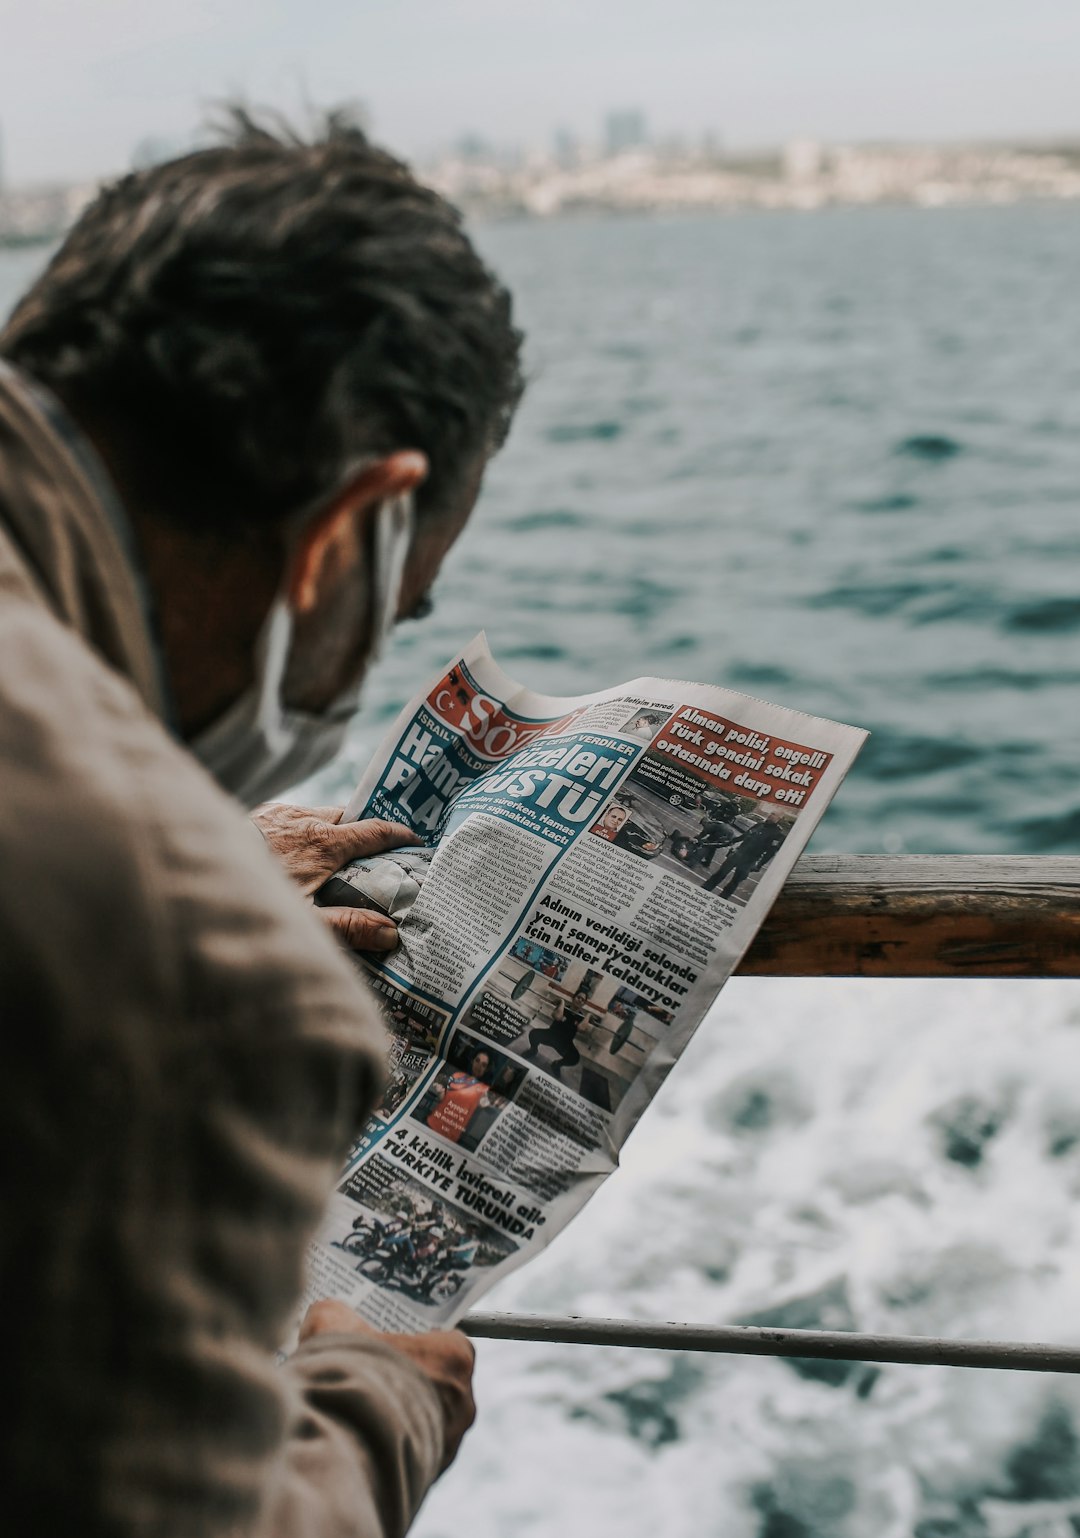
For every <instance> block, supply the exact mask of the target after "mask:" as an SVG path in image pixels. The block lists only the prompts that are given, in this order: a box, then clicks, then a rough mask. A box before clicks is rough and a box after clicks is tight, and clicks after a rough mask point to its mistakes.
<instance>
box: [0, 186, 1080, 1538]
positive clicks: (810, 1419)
mask: <svg viewBox="0 0 1080 1538" xmlns="http://www.w3.org/2000/svg"><path fill="white" fill-rule="evenodd" d="M477 237H478V239H479V241H480V243H481V244H482V246H483V248H484V250H485V253H486V254H487V256H488V257H489V259H490V260H491V262H492V263H493V264H494V265H495V266H496V267H497V268H498V269H499V271H500V272H501V273H502V274H503V275H504V276H505V278H506V279H507V281H508V282H509V283H510V284H511V286H512V287H513V289H514V290H515V293H516V295H517V297H518V305H519V312H520V316H521V320H522V323H523V324H524V325H525V327H526V328H527V330H528V333H529V348H528V368H529V374H530V384H529V391H528V394H527V397H526V400H525V403H524V405H523V407H522V410H521V413H520V417H519V420H518V422H517V424H516V425H515V428H514V432H513V435H512V438H511V441H510V443H509V445H508V447H507V448H506V450H505V451H504V453H503V454H502V455H501V456H500V457H499V459H498V460H496V461H495V463H494V464H493V466H492V468H491V470H490V472H489V474H488V477H487V484H486V487H485V490H484V494H483V498H482V501H481V504H480V507H479V508H478V510H477V513H476V515H475V517H474V519H473V523H472V527H471V528H470V530H469V531H468V533H467V535H466V537H465V538H464V539H463V540H462V542H461V544H460V546H459V547H458V549H457V550H456V551H455V552H454V553H453V555H452V556H451V558H450V560H449V562H448V563H447V567H446V571H445V575H444V577H443V580H442V581H441V583H440V585H439V589H438V592H437V607H436V611H435V614H434V615H433V616H432V618H431V619H429V620H427V621H425V622H423V623H422V624H419V625H416V626H406V627H403V628H402V631H401V632H400V633H399V637H398V639H397V641H396V643H395V645H394V647H393V650H392V652H391V654H390V656H389V657H388V659H387V661H386V663H385V664H384V666H383V667H382V668H381V669H380V671H379V673H378V674H377V676H376V677H375V678H373V680H372V682H371V686H370V688H369V690H368V695H367V710H366V713H365V716H364V718H363V720H362V721H361V723H360V724H359V726H358V728H357V730H356V731H355V733H354V735H353V737H352V738H351V739H350V742H349V746H348V750H347V753H346V755H345V758H344V759H343V761H342V762H341V763H340V764H339V765H337V766H336V767H335V768H334V769H332V770H330V771H328V772H327V773H326V774H325V775H323V776H322V777H321V778H320V780H319V781H318V782H317V784H316V785H315V786H314V787H309V789H311V790H312V791H313V792H315V793H317V794H318V796H319V797H320V799H326V798H328V797H333V796H337V797H340V798H344V797H345V796H346V795H347V794H348V792H349V790H350V789H351V787H352V784H353V783H354V782H355V779H356V778H357V776H358V774H359V771H360V768H361V766H362V764H363V762H364V760H365V757H366V755H367V754H368V753H369V752H370V750H371V748H372V746H373V745H374V742H375V741H376V740H377V738H378V736H379V734H380V732H381V730H382V729H383V727H384V726H385V724H386V721H387V719H388V718H389V717H390V716H391V715H392V713H393V712H394V711H395V710H396V709H397V708H398V707H399V706H400V704H401V703H402V701H403V700H404V699H405V698H406V697H407V696H408V695H409V694H410V693H411V692H412V691H413V689H414V688H415V686H416V684H417V683H418V682H419V680H420V679H421V678H422V677H423V676H424V675H425V674H426V673H428V672H429V671H432V670H434V669H435V668H436V667H437V666H438V665H439V664H440V663H441V662H442V661H444V660H445V659H446V658H447V657H448V656H449V655H450V654H451V653H452V651H453V650H454V648H455V647H457V646H459V645H460V644H461V643H462V642H463V641H464V640H465V639H466V638H467V637H468V636H469V635H470V634H472V633H473V632H475V630H477V629H478V628H480V627H481V626H485V627H486V628H487V630H488V632H489V635H490V637H491V640H492V643H493V645H494V647H495V650H496V653H497V655H498V656H499V658H500V660H501V661H503V663H504V664H505V665H506V666H507V667H508V669H509V670H510V671H511V672H514V673H516V674H517V675H519V676H520V677H521V678H522V679H523V680H524V681H526V682H528V683H529V684H531V685H533V686H534V687H536V688H540V689H543V690H546V691H549V692H574V691H577V690H584V689H592V688H597V687H600V686H603V685H606V684H609V683H612V682H615V681H617V680H619V679H623V678H628V677H631V676H633V675H635V674H640V673H659V674H662V675H665V676H674V677H681V678H693V679H701V680H704V681H708V682H716V683H723V684H729V685H732V686H733V687H736V688H740V689H744V690H745V691H747V692H749V693H754V694H760V695H763V696H765V697H767V698H770V699H774V700H777V701H779V702H781V703H784V704H790V705H794V706H796V707H798V708H801V709H804V710H809V711H813V712H816V713H820V714H824V715H829V716H834V717H837V718H839V719H842V720H847V721H852V722H855V723H857V724H859V725H863V726H867V727H869V728H870V729H871V730H872V732H873V736H872V737H871V740H870V743H869V744H868V746H867V748H866V749H865V750H864V752H863V754H862V756H861V758H860V760H859V761H858V763H857V764H856V766H855V768H854V770H853V771H852V773H851V775H850V776H849V778H848V780H847V782H846V783H845V785H844V786H843V788H842V790H841V793H840V795H839V798H838V800H837V802H836V804H835V806H834V807H833V809H832V810H830V812H829V813H828V814H827V816H826V818H825V820H824V822H823V824H822V826H821V828H820V830H819V832H818V835H817V836H816V838H815V840H814V845H813V847H814V848H815V849H817V850H819V851H824V850H851V851H864V852H874V851H877V852H882V851H885V852H889V853H898V852H901V851H916V852H965V853H988V852H999V853H1019V852H1028V853H1048V854H1049V853H1076V852H1077V847H1078V843H1080V782H1078V775H1077V749H1078V748H1080V741H1078V736H1080V733H1078V729H1077V724H1076V723H1077V710H1076V704H1075V700H1076V693H1077V686H1078V684H1080V524H1078V518H1077V513H1078V504H1080V347H1078V345H1077V323H1076V300H1075V290H1076V270H1077V263H1078V259H1080V208H1077V207H1070V206H1063V207H1045V208H1040V207H1035V208H1032V207H1027V208H1002V209H969V210H937V211H917V210H909V209H895V210H890V209H872V210H871V209H867V210H854V211H835V212H828V213H821V214H815V215H809V216H803V215H797V214H775V215H756V214H746V215H740V216H735V217H724V216H709V217H704V216H703V217H693V218H691V217H685V218H670V219H668V218H664V219H655V220H638V219H629V218H628V219H623V220H603V219H584V218H583V219H581V220H577V221H559V222H552V223H545V224H538V223H520V224H507V225H503V226H489V227H486V228H482V229H480V230H478V231H477ZM37 261H40V257H37V256H34V255H33V254H27V253H19V254H14V255H7V256H4V255H2V254H0V311H2V310H4V309H5V308H6V306H7V304H8V303H10V301H11V300H12V299H13V298H14V295H15V293H16V292H17V290H18V287H19V285H20V284H21V283H22V282H24V281H26V280H27V279H28V277H29V275H30V273H31V272H32V271H33V269H34V264H35V262H37ZM1078 1196H1080V987H1077V986H1075V985H1073V984H1072V983H1065V982H991V981H963V982H921V981H920V982H864V981H851V982H848V981H842V982H838V981H824V980H777V981H765V980H754V979H746V980H736V981H735V982H733V983H732V984H730V985H729V987H728V988H727V989H726V990H725V992H724V994H723V995H722V997H721V999H720V1001H719V1003H718V1005H717V1007H716V1009H715V1010H714V1011H713V1013H712V1014H711V1015H710V1017H709V1018H708V1019H707V1020H706V1022H705V1023H704V1024H703V1026H702V1027H701V1030H700V1031H699V1033H698V1036H697V1037H696V1039H695V1041H694V1043H693V1044H692V1047H691V1048H690V1050H689V1052H688V1053H687V1054H686V1056H685V1057H684V1059H683V1060H682V1062H681V1063H680V1064H679V1065H678V1066H677V1068H676V1069H675V1070H674V1071H673V1073H672V1075H671V1077H670V1079H669V1080H668V1082H667V1084H666V1085H665V1087H664V1090H663V1091H662V1093H661V1095H660V1096H659V1097H658V1099H657V1101H656V1103H655V1104H654V1106H653V1107H652V1109H651V1111H650V1112H649V1114H648V1115H647V1116H646V1118H645V1120H644V1121H643V1122H642V1124H641V1126H640V1128H639V1129H638V1131H637V1133H635V1135H634V1137H633V1138H632V1139H631V1141H630V1143H629V1144H628V1146H627V1148H626V1150H625V1153H624V1158H623V1167H622V1168H621V1169H620V1171H619V1172H618V1173H617V1174H616V1175H615V1176H614V1177H613V1178H612V1179H611V1180H610V1181H609V1182H608V1184H607V1185H606V1187H605V1188H604V1189H603V1191H602V1192H601V1193H600V1195H599V1196H598V1197H597V1198H596V1199H595V1200H594V1202H593V1203H592V1205H591V1206H590V1208H589V1209H588V1215H587V1216H586V1217H584V1218H582V1219H581V1220H579V1221H578V1222H577V1223H576V1224H575V1225H573V1226H572V1227H571V1228H570V1229H569V1230H568V1231H567V1232H566V1233H565V1234H564V1235H562V1236H561V1237H560V1238H559V1239H557V1240H556V1241H555V1242H554V1244H553V1245H552V1246H551V1248H550V1249H549V1250H548V1251H547V1252H546V1254H545V1255H544V1256H542V1257H541V1258H540V1259H539V1260H538V1261H536V1262H534V1263H532V1264H531V1265H530V1266H528V1267H527V1268H526V1269H525V1270H523V1271H522V1272H521V1273H519V1275H517V1276H516V1277H514V1278H512V1279H510V1280H509V1281H508V1282H507V1283H505V1284H504V1285H503V1286H502V1287H501V1288H500V1289H499V1291H498V1292H497V1293H495V1294H492V1296H491V1300H490V1301H491V1306H492V1307H498V1308H510V1309H517V1310H533V1311H542V1312H551V1313H564V1312H565V1313H569V1312H576V1313H595V1314H611V1315H621V1316H631V1317H635V1318H640V1319H682V1320H691V1321H697V1322H702V1323H730V1322H735V1321H739V1320H754V1321H756V1322H763V1321H765V1320H771V1321H772V1322H775V1323H778V1324H790V1325H799V1326H803V1327H811V1328H812V1327H819V1328H826V1329H828V1328H833V1329H844V1328H849V1329H862V1330H872V1331H880V1332H890V1333H903V1334H924V1335H951V1336H957V1337H960V1336H967V1337H972V1336H997V1337H999V1338H1012V1337H1015V1338H1027V1339H1046V1340H1056V1341H1059V1342H1062V1343H1068V1342H1077V1343H1080V1224H1078V1222H1077V1217H1076V1210H1077V1197H1078ZM478 1357H479V1366H478V1395H479V1400H480V1406H481V1421H480V1425H479V1426H478V1428H477V1430H476V1431H475V1432H474V1433H473V1434H472V1436H471V1437H470V1439H469V1440H468V1441H467V1443H466V1445H465V1449H464V1451H463V1452H462V1454H461V1457H460V1458H459V1460H458V1463H457V1464H456V1466H455V1467H454V1469H453V1470H451V1472H450V1473H449V1474H448V1475H447V1476H446V1477H445V1478H444V1479H443V1480H442V1481H441V1483H440V1484H439V1485H438V1486H437V1487H436V1489H435V1491H434V1492H433V1494H432V1495H431V1497H430V1498H429V1501H428V1503H427V1505H426V1507H425V1509H424V1512H423V1513H422V1515H421V1518H420V1520H419V1524H418V1529H417V1531H418V1533H419V1534H420V1535H421V1538H458V1535H461V1534H463V1533H466V1532H467V1533H468V1534H469V1535H470V1538H496V1535H499V1538H503V1535H506V1534H509V1533H514V1534H528V1533H536V1534H544V1533H557V1532H562V1533H571V1534H575V1535H577V1534H582V1535H585V1534H588V1535H589V1538H655V1535H656V1534H658V1533H662V1534H664V1535H666V1538H667V1535H670V1538H683V1535H685V1538H691V1535H693V1538H702V1535H710V1538H712V1535H715V1538H984V1535H985V1538H1068V1535H1071V1534H1075V1533H1078V1532H1080V1432H1078V1427H1080V1391H1078V1388H1077V1387H1076V1386H1074V1384H1073V1382H1072V1380H1070V1379H1064V1378H1052V1377H1043V1376H1036V1375H1031V1374H1019V1373H1015V1374H1009V1373H989V1372H976V1371H968V1370H960V1369H945V1368H929V1367H881V1368H875V1367H869V1366H852V1365H845V1364H812V1363H798V1364H792V1363H788V1362H783V1361H779V1360H768V1359H761V1358H746V1359H739V1358H705V1357H700V1356H693V1355H690V1354H666V1353H659V1352H629V1351H619V1350H613V1349H607V1350H604V1349H589V1348H582V1347H544V1346H538V1345H529V1344H520V1345H509V1344H497V1343H493V1342H483V1343H480V1345H479V1348H478Z"/></svg>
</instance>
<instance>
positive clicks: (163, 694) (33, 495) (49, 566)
mask: <svg viewBox="0 0 1080 1538" xmlns="http://www.w3.org/2000/svg"><path fill="white" fill-rule="evenodd" d="M5 532H6V534H7V535H8V536H9V537H10V539H11V540H12V542H13V544H14V545H15V547H16V549H17V551H18V554H19V555H20V556H21V557H22V560H23V563H24V564H25V566H26V567H27V569H28V570H29V572H30V574H31V576H32V578H33V580H34V582H35V585H36V586H37V588H38V591H39V592H40V594H41V597H42V599H43V600H44V602H45V603H47V604H48V606H49V607H50V608H51V609H52V610H53V612H54V613H55V614H56V616H57V618H58V619H60V620H62V621H63V622H64V624H66V625H70V626H71V628H72V629H73V630H76V631H77V632H78V633H79V634H80V635H81V636H82V638H83V639H84V640H85V641H86V642H87V644H88V645H89V646H91V647H92V648H93V649H94V650H95V651H96V652H98V653H99V654H100V656H101V657H102V658H103V659H104V660H105V661H106V662H107V663H109V665H110V666H111V667H113V668H115V669H116V670H117V672H119V673H122V674H123V675H124V676H125V677H126V678H128V679H129V680H130V681H131V683H132V684H133V685H134V686H135V688H136V690H137V691H138V693H139V694H140V696H141V697H142V700H143V702H144V703H145V704H146V706H147V707H148V708H149V709H150V710H152V711H153V712H154V714H155V715H157V716H159V717H160V718H161V719H163V720H166V721H168V720H169V718H170V715H171V707H170V700H169V693H168V688H167V685H166V682H165V677H164V668H163V659H162V653H161V649H160V647H159V646H158V645H157V643H156V641H155V626H154V613H153V604H152V600H151V597H150V594H149V592H148V590H147V588H146V585H145V583H144V580H143V577H142V572H141V569H140V565H139V561H138V557H137V552H136V548H135V540H134V535H133V532H132V530H131V525H130V523H129V522H128V518H127V515H126V513H125V512H124V509H123V507H122V505H121V502H120V499H119V497H118V495H117V493H116V490H115V488H114V487H113V484H112V481H111V480H110V478H109V475H108V473H107V471H106V469H105V467H104V465H103V464H102V462H101V460H100V458H99V457H98V455H97V453H96V451H95V449H94V448H93V446H92V445H91V444H90V443H89V441H88V440H87V439H86V437H85V436H84V434H83V433H82V432H81V431H80V429H79V427H78V426H77V424H76V423H75V422H74V421H73V420H72V418H71V417H70V416H69V415H68V413H67V412H66V411H65V410H64V408H63V406H61V404H60V402H59V401H57V400H56V399H55V397H54V396H52V395H51V394H50V392H48V391H47V390H45V389H44V388H43V387H42V386H41V385H39V384H38V383H37V382H36V381H34V380H32V379H30V378H29V377H28V376H27V375H26V374H23V373H22V372H20V371H19V370H17V369H14V368H12V367H11V365H10V364H7V363H5V362H3V360H0V534H2V533H5Z"/></svg>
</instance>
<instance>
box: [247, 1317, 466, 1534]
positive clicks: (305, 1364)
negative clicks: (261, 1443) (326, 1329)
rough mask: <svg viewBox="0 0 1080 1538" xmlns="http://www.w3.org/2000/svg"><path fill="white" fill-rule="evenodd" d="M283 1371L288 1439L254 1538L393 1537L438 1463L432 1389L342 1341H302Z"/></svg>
mask: <svg viewBox="0 0 1080 1538" xmlns="http://www.w3.org/2000/svg"><path fill="white" fill-rule="evenodd" d="M283 1374H284V1375H285V1377H286V1379H287V1384H286V1395H287V1400H288V1404H289V1409H290V1416H289V1433H288V1440H287V1442H286V1444H285V1447H284V1449H283V1452H282V1456H281V1458H280V1460H279V1464H278V1467H277V1470H276V1471H275V1478H274V1479H273V1481H272V1482H271V1483H270V1486H269V1489H268V1491H267V1503H266V1506H265V1508H264V1510H263V1516H262V1521H261V1523H260V1525H259V1527H258V1529H257V1533H256V1534H255V1535H253V1538H297V1535H300V1534H303V1535H305V1538H307V1535H312V1538H314V1535H317V1538H402V1534H403V1533H404V1532H405V1531H406V1529H407V1528H408V1526H409V1524H410V1523H411V1522H412V1520H413V1518H414V1517H415V1515H416V1513H417V1511H418V1509H419V1507H420V1503H421V1501H422V1500H423V1498H424V1496H425V1494H426V1493H427V1490H428V1487H429V1486H430V1485H431V1483H432V1481H433V1480H434V1479H435V1478H436V1476H437V1474H438V1473H439V1469H440V1466H441V1464H442V1457H443V1430H442V1415H441V1412H440V1408H439V1403H438V1400H437V1397H436V1394H435V1390H434V1389H433V1388H432V1386H431V1384H430V1383H429V1382H428V1380H427V1379H426V1378H425V1377H424V1375H423V1374H422V1373H421V1372H420V1370H419V1369H418V1368H417V1367H416V1366H415V1365H414V1364H413V1363H412V1362H410V1361H409V1360H408V1359H407V1358H406V1357H403V1356H401V1355H400V1353H398V1352H396V1351H393V1350H391V1349H390V1347H388V1346H384V1345H382V1344H381V1343H380V1342H378V1341H370V1340H366V1339H360V1338H358V1337H357V1336H350V1335H320V1336H317V1337H315V1338H314V1339H312V1340H310V1341H308V1342H306V1343H305V1344H304V1345H302V1346H301V1347H300V1348H299V1349H298V1350H297V1351H296V1353H295V1354H294V1355H293V1356H291V1357H290V1358H289V1360H288V1362H287V1363H286V1364H285V1367H284V1368H283Z"/></svg>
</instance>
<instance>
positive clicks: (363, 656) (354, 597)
mask: <svg viewBox="0 0 1080 1538" xmlns="http://www.w3.org/2000/svg"><path fill="white" fill-rule="evenodd" d="M484 466H485V461H484V459H483V458H482V457H481V458H479V459H478V460H477V463H476V466H475V468H474V469H473V471H472V472H471V474H470V475H469V476H468V477H467V478H466V482H465V485H464V488H463V490H462V492H461V494H460V496H459V497H458V499H457V500H456V502H455V503H454V505H453V506H451V507H449V508H448V509H446V510H440V511H439V512H438V513H430V514H428V515H427V516H426V517H425V518H424V519H423V521H422V522H421V523H420V524H419V525H418V527H417V529H416V532H415V533H414V535H413V540H412V545H411V546H410V549H409V555H408V559H407V560H406V563H405V571H404V574H403V576H402V582H401V596H400V601H399V604H398V619H399V620H402V619H408V618H409V617H410V616H411V615H412V614H413V613H414V611H416V610H417V608H418V606H422V605H423V601H424V599H425V598H426V596H427V594H428V592H429V590H430V589H431V587H432V585H433V584H434V582H435V579H436V577H437V576H438V574H439V569H440V567H441V566H442V563H443V561H444V560H445V559H446V556H447V554H448V552H449V551H450V549H451V547H452V546H453V544H454V542H455V540H456V539H457V538H458V536H459V535H460V534H461V531H462V530H463V529H464V527H465V525H466V524H467V523H468V521H469V517H470V515H471V513H472V510H473V508H474V507H475V505H476V499H477V497H478V496H479V494H480V485H481V481H482V480H483V473H484ZM370 628H371V614H370V572H369V570H368V565H367V553H366V550H365V547H364V541H363V540H362V539H361V538H360V537H359V536H358V537H357V539H356V541H355V544H354V547H353V549H352V550H351V552H350V558H349V559H348V561H347V562H346V563H345V564H344V565H343V567H342V569H341V570H339V571H338V572H337V573H335V578H334V581H333V582H332V583H330V584H329V585H328V590H327V591H326V593H325V595H324V596H323V598H322V599H321V601H320V603H319V605H318V607H317V608H315V609H313V610H312V611H311V613H309V614H305V615H302V616H300V617H298V618H297V620H296V622H295V627H294V631H293V642H292V648H291V650H290V653H289V664H288V668H287V670H286V674H285V683H284V688H283V695H284V698H285V702H286V704H288V705H290V706H291V707H292V708H294V709H297V710H307V711H313V712H315V713H318V712H320V711H323V710H325V709H327V707H328V706H330V705H332V704H333V702H334V700H335V699H337V698H338V696H339V695H340V694H341V693H342V692H343V691H344V690H346V689H347V688H348V687H349V686H350V685H351V684H355V683H356V681H357V679H358V678H360V677H362V676H363V673H364V671H365V669H366V667H367V663H368V659H369V654H370V650H371V635H370Z"/></svg>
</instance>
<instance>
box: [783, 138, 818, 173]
mask: <svg viewBox="0 0 1080 1538" xmlns="http://www.w3.org/2000/svg"><path fill="white" fill-rule="evenodd" d="M824 169H825V148H824V145H821V144H819V143H818V141H817V140H816V139H789V140H788V142H787V143H786V144H785V145H784V175H785V176H786V177H787V179H788V181H789V182H812V181H815V180H816V179H817V177H819V176H820V175H821V173H822V171H823V170H824Z"/></svg>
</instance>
